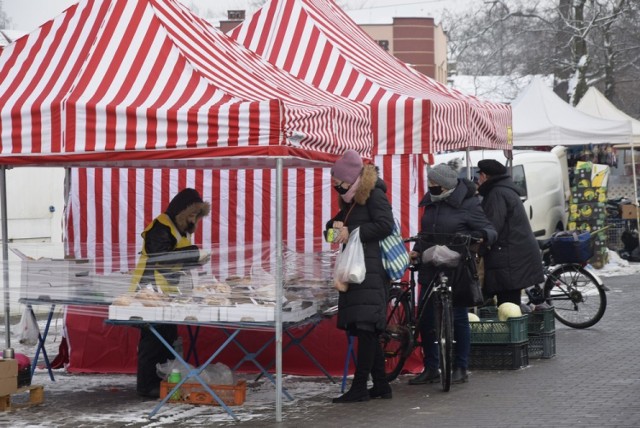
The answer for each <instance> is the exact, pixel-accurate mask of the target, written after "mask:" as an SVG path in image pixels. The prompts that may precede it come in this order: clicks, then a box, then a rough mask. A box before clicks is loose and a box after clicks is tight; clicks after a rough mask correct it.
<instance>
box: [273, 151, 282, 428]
mask: <svg viewBox="0 0 640 428" xmlns="http://www.w3.org/2000/svg"><path fill="white" fill-rule="evenodd" d="M282 194H283V161H282V158H278V159H277V160H276V314H275V315H276V316H275V318H276V319H275V321H276V422H282V295H283V293H282V287H283V284H284V275H283V272H282V257H283V251H282V223H283V221H284V216H283V213H282V198H283V196H282Z"/></svg>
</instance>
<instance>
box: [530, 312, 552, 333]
mask: <svg viewBox="0 0 640 428" xmlns="http://www.w3.org/2000/svg"><path fill="white" fill-rule="evenodd" d="M554 331H556V321H555V316H554V309H553V308H548V309H542V310H535V311H533V312H531V313H530V314H529V336H531V335H532V334H540V333H552V332H554Z"/></svg>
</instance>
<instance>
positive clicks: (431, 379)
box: [409, 367, 440, 385]
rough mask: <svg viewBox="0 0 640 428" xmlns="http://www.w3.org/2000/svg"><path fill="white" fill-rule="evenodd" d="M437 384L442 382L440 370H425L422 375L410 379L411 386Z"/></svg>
mask: <svg viewBox="0 0 640 428" xmlns="http://www.w3.org/2000/svg"><path fill="white" fill-rule="evenodd" d="M436 382H440V370H438V369H432V368H430V367H428V368H426V369H424V370H423V371H422V373H420V374H419V375H418V376H416V377H414V378H413V379H409V385H425V384H427V383H436Z"/></svg>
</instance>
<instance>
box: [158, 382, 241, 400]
mask: <svg viewBox="0 0 640 428" xmlns="http://www.w3.org/2000/svg"><path fill="white" fill-rule="evenodd" d="M209 387H210V388H211V389H212V390H213V392H215V393H216V395H218V397H219V398H220V399H221V400H222V401H223V402H224V404H226V405H227V406H238V405H240V404H242V403H244V400H245V398H246V397H247V382H246V381H244V380H241V381H239V382H238V383H237V384H235V385H209ZM171 389H173V384H170V383H168V382H166V381H162V382H160V398H164V397H166V396H167V394H168V393H169V392H170V391H171ZM168 402H169V403H189V404H207V405H210V406H219V405H220V404H219V403H218V401H216V400H215V399H214V398H213V396H212V395H211V394H209V392H208V391H207V390H206V389H205V388H204V387H203V386H202V385H201V384H200V383H198V382H196V383H184V384H182V386H181V387H180V398H179V399H174V398H170V399H169V400H168Z"/></svg>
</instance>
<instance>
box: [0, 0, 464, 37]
mask: <svg viewBox="0 0 640 428" xmlns="http://www.w3.org/2000/svg"><path fill="white" fill-rule="evenodd" d="M180 1H181V2H182V3H183V4H185V5H187V6H191V5H194V6H195V7H196V8H197V9H198V14H199V15H201V16H207V15H208V16H213V17H216V18H224V17H225V16H226V11H227V10H230V9H231V10H234V9H244V10H246V11H247V13H248V14H249V13H251V12H253V11H254V9H255V8H252V7H251V6H250V4H251V3H254V2H252V1H251V0H180ZM472 1H473V0H425V1H417V0H347V1H346V2H345V1H343V2H341V3H347V8H346V9H347V10H348V11H349V13H350V15H351V16H352V17H353V18H354V19H355V20H356V22H358V23H361V24H363V23H378V22H383V21H386V20H390V18H392V17H394V16H397V17H400V16H431V17H434V18H436V19H438V17H439V14H440V12H441V11H442V10H443V9H444V8H445V7H446V8H449V9H456V8H460V7H463V6H464V5H466V4H470V3H471V2H472ZM76 2H77V0H3V6H4V11H5V13H6V14H7V15H8V16H9V18H11V28H10V29H13V30H19V31H26V32H30V31H31V30H33V29H35V28H36V27H38V26H39V25H41V24H42V23H44V22H46V21H48V20H49V19H52V18H53V17H55V16H56V15H58V14H60V13H62V12H63V11H64V10H65V9H66V8H68V7H69V6H71V5H72V4H74V3H76ZM389 22H390V21H389Z"/></svg>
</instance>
